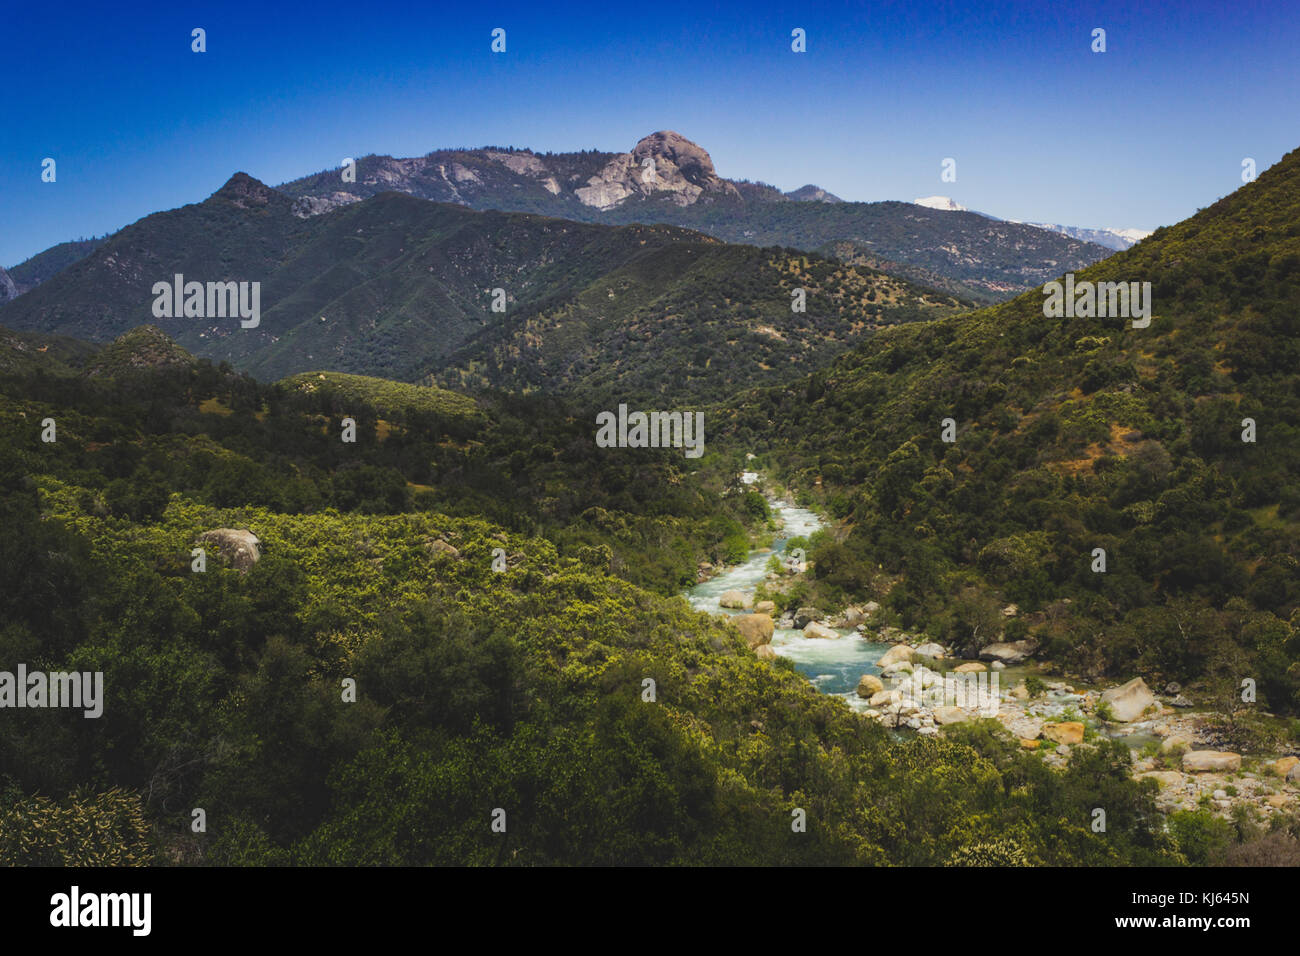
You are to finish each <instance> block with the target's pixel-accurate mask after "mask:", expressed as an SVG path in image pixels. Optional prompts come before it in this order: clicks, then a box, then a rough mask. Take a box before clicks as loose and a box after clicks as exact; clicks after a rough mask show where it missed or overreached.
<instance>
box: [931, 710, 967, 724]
mask: <svg viewBox="0 0 1300 956" xmlns="http://www.w3.org/2000/svg"><path fill="white" fill-rule="evenodd" d="M964 720H970V715H969V714H967V713H966V711H964V710H962V709H961V708H960V707H936V708H935V709H934V722H935V723H936V724H959V723H961V722H962V721H964Z"/></svg>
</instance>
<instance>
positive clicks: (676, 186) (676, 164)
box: [574, 130, 740, 209]
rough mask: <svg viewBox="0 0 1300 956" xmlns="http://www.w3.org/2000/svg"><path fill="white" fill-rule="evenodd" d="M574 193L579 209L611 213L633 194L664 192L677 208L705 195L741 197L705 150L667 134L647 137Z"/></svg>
mask: <svg viewBox="0 0 1300 956" xmlns="http://www.w3.org/2000/svg"><path fill="white" fill-rule="evenodd" d="M574 192H575V193H576V194H577V196H578V199H579V201H581V202H582V204H583V205H586V206H594V207H595V208H597V209H611V208H613V207H614V206H617V205H619V204H621V203H622V202H623V201H624V200H626V199H628V198H629V197H631V196H640V197H641V198H650V197H652V196H657V195H660V194H665V193H666V194H667V195H668V197H669V198H670V199H671V200H672V201H673V202H674V203H675V204H676V205H678V206H689V205H691V204H692V203H694V202H695V201H696V200H698V199H699V198H700V196H702V195H704V194H705V193H713V194H716V195H718V196H729V197H731V198H735V199H739V198H740V192H739V190H737V189H736V187H735V186H733V185H732V184H731V183H729V182H727V181H726V180H724V179H721V178H719V177H718V174H717V173H716V172H715V171H714V169H713V160H712V159H711V158H709V154H708V153H707V152H706V151H705V150H704V149H703V148H701V147H700V146H697V145H696V144H695V143H692V142H691V141H690V140H689V139H687V138H686V137H685V136H682V135H681V134H680V133H674V132H672V131H671V130H661V131H659V132H658V133H651V134H650V135H649V136H647V137H645V139H643V140H641V142H639V143H637V144H636V146H635V147H634V148H633V150H632V152H630V153H619V154H618V155H617V156H615V157H614V158H613V159H611V160H610V161H609V162H608V163H606V164H605V168H604V169H602V170H601V171H600V172H599V173H597V174H596V175H595V176H592V177H591V178H590V179H589V180H587V185H586V186H583V187H582V188H580V189H576V190H574Z"/></svg>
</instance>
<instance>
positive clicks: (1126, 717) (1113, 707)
mask: <svg viewBox="0 0 1300 956" xmlns="http://www.w3.org/2000/svg"><path fill="white" fill-rule="evenodd" d="M1099 704H1108V705H1109V706H1110V712H1111V715H1112V716H1113V717H1114V718H1115V719H1116V720H1118V721H1119V722H1121V723H1125V724H1127V723H1129V722H1131V721H1134V720H1137V719H1138V718H1139V717H1141V716H1142V715H1143V714H1144V713H1145V712H1146V711H1147V710H1149V709H1151V708H1153V707H1155V706H1156V698H1155V695H1154V694H1153V693H1151V689H1150V688H1148V687H1147V685H1146V682H1145V681H1144V680H1142V678H1141V677H1134V678H1133V679H1132V680H1131V681H1129V682H1128V683H1127V684H1120V685H1119V686H1118V687H1112V688H1111V689H1110V690H1108V691H1106V692H1105V693H1104V694H1102V695H1101V700H1100V701H1099Z"/></svg>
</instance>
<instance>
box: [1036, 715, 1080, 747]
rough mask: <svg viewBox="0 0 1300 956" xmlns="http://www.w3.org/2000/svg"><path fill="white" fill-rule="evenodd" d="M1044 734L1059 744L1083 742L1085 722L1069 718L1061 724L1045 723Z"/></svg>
mask: <svg viewBox="0 0 1300 956" xmlns="http://www.w3.org/2000/svg"><path fill="white" fill-rule="evenodd" d="M1043 736H1044V737H1046V738H1047V739H1048V740H1054V741H1056V742H1057V743H1058V744H1081V743H1083V724H1081V723H1079V722H1078V721H1077V720H1067V721H1064V722H1062V723H1059V724H1043Z"/></svg>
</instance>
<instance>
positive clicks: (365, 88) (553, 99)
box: [0, 0, 1300, 265]
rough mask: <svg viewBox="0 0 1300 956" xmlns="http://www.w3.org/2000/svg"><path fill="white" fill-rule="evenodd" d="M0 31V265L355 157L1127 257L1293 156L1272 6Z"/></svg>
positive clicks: (591, 13) (69, 16)
mask: <svg viewBox="0 0 1300 956" xmlns="http://www.w3.org/2000/svg"><path fill="white" fill-rule="evenodd" d="M6 19H7V21H8V22H7V24H6V27H5V29H4V30H3V31H2V32H0V75H2V76H3V79H4V90H5V91H6V93H7V95H6V97H5V106H4V111H3V116H2V117H0V223H3V228H0V264H3V265H14V264H16V263H17V262H19V261H21V260H23V259H25V258H27V257H28V256H30V255H32V254H34V253H36V252H39V251H40V250H42V249H45V248H47V247H48V246H50V245H52V244H54V243H56V242H59V241H62V240H65V239H71V238H76V237H79V236H90V235H96V234H103V233H105V232H110V231H113V230H116V229H119V228H121V227H122V226H124V225H127V224H128V223H131V222H133V221H135V220H136V219H139V218H141V217H142V216H145V215H148V214H149V213H151V212H155V211H158V210H160V209H168V208H173V207H176V206H179V205H183V204H185V203H189V202H197V201H200V200H202V199H203V198H205V197H206V196H208V195H209V194H211V193H212V192H213V191H215V190H216V189H218V188H219V187H220V186H221V184H222V183H224V182H225V181H226V179H228V178H229V177H230V175H231V174H232V173H233V172H235V171H237V170H243V171H245V172H248V173H250V174H251V175H253V176H256V177H257V178H259V179H261V180H263V181H265V182H267V183H270V184H273V185H274V184H277V183H280V182H283V181H285V180H288V179H293V178H296V177H298V176H301V175H304V174H306V173H310V172H314V171H317V170H319V169H323V168H326V167H332V166H336V165H338V163H339V162H340V161H341V160H342V158H343V157H345V156H360V155H364V154H366V153H388V154H391V155H397V156H411V155H421V154H423V153H426V152H428V151H430V150H431V149H435V148H439V147H447V146H479V145H486V144H493V145H514V146H520V147H524V146H527V147H531V148H533V149H535V150H538V151H544V150H555V151H563V150H571V149H581V148H591V147H598V148H601V149H606V150H611V151H619V150H626V149H630V148H631V147H632V146H633V144H635V143H636V141H637V140H638V139H640V138H641V137H642V136H644V135H646V134H647V133H650V132H652V131H654V130H658V129H673V130H676V131H678V132H680V133H681V134H683V135H684V136H687V137H688V138H690V139H692V140H694V141H696V142H697V143H699V144H700V145H701V146H703V147H704V148H705V149H707V150H708V151H709V152H710V154H711V155H712V156H713V159H714V163H715V165H716V167H717V169H718V172H719V173H720V174H721V175H723V176H727V177H730V178H737V179H739V178H748V179H760V180H763V181H766V182H770V183H773V184H774V185H777V186H779V187H781V188H783V189H793V188H796V187H798V186H801V185H803V184H804V183H809V182H811V183H816V184H817V185H820V186H823V187H824V188H826V189H829V190H831V191H832V192H834V193H836V194H838V195H840V196H841V197H843V198H845V199H854V200H863V201H870V200H880V199H904V200H910V199H913V198H916V197H918V196H928V195H933V194H943V195H949V196H952V197H953V198H955V199H956V200H957V201H958V202H960V203H961V204H963V205H965V206H967V207H969V208H972V209H978V210H981V211H985V212H989V213H993V214H996V215H1000V216H1004V217H1007V218H1014V219H1022V220H1036V221H1048V222H1058V223H1065V224H1069V225H1079V226H1113V227H1137V228H1147V229H1150V228H1154V227H1156V226H1159V225H1163V224H1168V223H1171V222H1176V221H1178V220H1180V219H1183V218H1186V217H1187V216H1188V215H1190V214H1192V213H1194V212H1195V211H1196V210H1197V209H1198V208H1202V207H1204V206H1207V205H1209V204H1210V203H1212V202H1213V201H1214V200H1216V199H1217V198H1219V197H1220V196H1223V195H1225V194H1227V193H1229V192H1231V191H1232V190H1233V189H1235V188H1237V187H1238V186H1239V185H1240V184H1241V161H1242V159H1243V158H1244V157H1247V156H1249V157H1252V158H1254V159H1255V160H1256V162H1257V164H1258V168H1259V169H1260V170H1261V171H1262V170H1263V169H1265V168H1267V166H1269V165H1271V164H1272V163H1274V162H1276V161H1277V160H1278V159H1279V158H1280V157H1281V156H1282V155H1283V154H1284V153H1286V152H1287V151H1288V150H1290V149H1292V148H1294V147H1295V146H1297V145H1300V143H1298V142H1297V140H1300V125H1298V124H1297V123H1296V122H1295V120H1296V114H1297V106H1300V71H1298V70H1296V69H1295V55H1296V54H1295V51H1296V50H1297V49H1300V17H1297V16H1296V10H1295V6H1294V3H1293V2H1290V3H1288V2H1261V3H1232V4H1229V3H1215V2H1205V0H1188V2H1171V3H1163V2H1161V3H1132V2H1126V3H1093V4H1089V3H1081V4H1080V3H1068V4H1066V3H1052V2H1049V0H1037V2H1026V3H1004V4H976V3H943V2H934V3H846V4H837V5H831V4H817V3H799V2H785V3H765V2H761V0H756V2H752V3H734V4H718V5H710V4H707V3H702V2H697V3H680V4H678V3H672V2H658V0H656V2H653V3H645V4H637V3H635V2H630V3H618V4H610V3H608V2H602V3H592V4H550V3H540V4H539V3H522V4H499V3H491V2H479V3H463V2H462V3H457V4H455V5H448V4H442V3H438V2H426V3H419V4H415V3H411V4H404V3H383V4H374V3H372V4H366V3H334V2H328V0H326V2H320V3H313V4H309V5H308V4H289V3H284V4H282V3H263V4H245V3H225V4H206V3H193V4H187V3H183V2H180V3H172V4H161V3H160V4H151V3H135V4H132V3H130V2H126V3H123V4H95V5H91V4H84V3H79V2H71V3H59V4H40V3H36V4H12V5H10V8H9V11H8V12H7V14H6ZM194 27H203V28H204V29H206V31H207V44H208V51H207V52H206V53H203V54H196V53H192V52H191V51H190V31H191V29H192V28H194ZM494 27H502V28H504V29H505V30H506V31H507V52H506V53H505V54H501V55H494V54H492V53H491V52H490V50H489V43H490V33H491V30H492V29H493V28H494ZM795 27H801V28H803V29H804V30H806V31H807V36H808V52H807V53H804V54H795V53H792V52H791V50H790V31H791V30H792V29H793V28H795ZM1095 27H1102V28H1104V29H1105V30H1106V31H1107V52H1105V53H1100V54H1098V53H1093V52H1091V50H1090V43H1091V31H1092V30H1093V28H1095ZM47 156H48V157H53V158H54V159H55V160H56V161H57V163H58V166H57V175H58V179H57V182H55V183H42V182H41V175H40V174H41V161H42V159H43V158H45V157H47ZM945 157H953V158H955V159H956V160H957V181H956V182H955V183H943V182H941V181H940V178H939V174H940V163H941V160H942V159H943V158H945Z"/></svg>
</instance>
